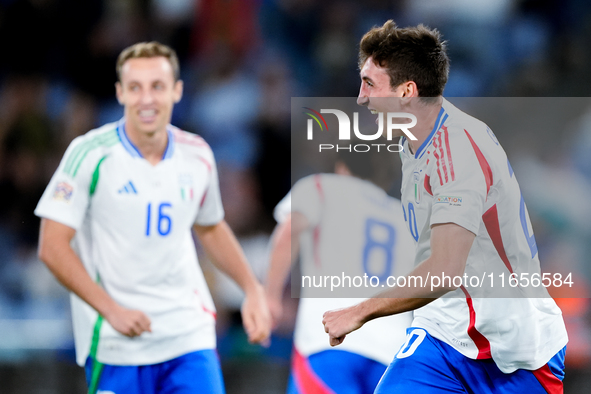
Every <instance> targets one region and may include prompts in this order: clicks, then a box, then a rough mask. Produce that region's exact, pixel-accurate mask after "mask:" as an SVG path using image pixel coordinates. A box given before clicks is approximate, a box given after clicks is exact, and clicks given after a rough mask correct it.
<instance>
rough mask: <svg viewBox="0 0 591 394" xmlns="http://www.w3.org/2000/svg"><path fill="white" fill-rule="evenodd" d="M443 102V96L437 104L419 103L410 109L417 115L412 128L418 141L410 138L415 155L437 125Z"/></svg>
mask: <svg viewBox="0 0 591 394" xmlns="http://www.w3.org/2000/svg"><path fill="white" fill-rule="evenodd" d="M442 103H443V98H441V99H440V100H438V101H437V103H436V104H427V105H425V104H421V103H419V105H417V106H416V107H415V108H413V109H412V111H409V112H412V113H413V114H414V115H415V116H416V117H417V124H416V126H415V127H413V128H412V129H410V131H411V132H412V134H413V135H414V136H415V137H416V138H417V139H416V141H413V140H410V139H409V140H408V146H409V148H410V151H411V153H412V154H413V155H414V154H415V152H416V151H417V150H418V149H419V148H420V147H421V145H423V143H424V142H425V141H426V140H427V138H428V137H429V135H430V134H431V131H432V130H433V127H435V122H436V121H437V117H438V116H439V111H440V110H441V105H442Z"/></svg>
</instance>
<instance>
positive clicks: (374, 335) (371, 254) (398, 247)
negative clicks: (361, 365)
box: [275, 174, 415, 365]
mask: <svg viewBox="0 0 591 394" xmlns="http://www.w3.org/2000/svg"><path fill="white" fill-rule="evenodd" d="M290 199H291V211H292V212H300V213H302V214H303V215H304V216H305V217H306V218H307V219H308V221H309V223H310V230H307V231H305V232H304V233H303V234H302V235H301V237H300V245H301V246H300V261H301V274H302V276H310V277H315V278H317V279H318V278H320V277H324V276H326V275H330V276H335V275H336V276H339V277H341V278H342V276H343V275H345V276H349V277H351V278H353V277H354V276H357V277H358V278H361V277H362V276H363V275H364V274H367V275H368V276H369V277H371V276H375V277H378V278H379V279H380V283H381V284H385V283H386V278H387V277H388V276H392V275H395V276H398V275H404V274H407V273H408V272H409V271H411V270H412V266H413V257H414V252H415V247H414V243H413V240H412V238H411V237H410V236H409V235H408V231H407V230H406V229H404V228H403V227H404V226H405V223H404V218H403V217H402V212H401V209H400V202H399V201H398V200H397V199H394V198H392V197H390V196H388V195H387V194H386V192H384V191H383V190H382V189H380V188H379V187H377V186H375V185H374V184H372V183H371V182H369V181H365V180H361V179H359V178H355V177H352V176H342V175H335V174H318V175H312V176H309V177H306V178H303V179H301V180H300V181H298V182H297V183H296V184H295V185H294V187H293V189H292V191H291V192H290V194H288V195H287V196H286V198H284V199H283V200H282V202H281V203H280V204H279V205H278V208H281V207H282V208H281V209H283V210H284V212H283V213H281V212H278V210H277V209H276V210H275V217H276V218H281V217H283V218H284V217H285V216H286V215H287V213H289V210H290V206H289V200H290ZM354 283H355V282H353V284H352V285H349V284H347V285H346V286H344V287H341V288H339V289H338V291H337V289H335V291H334V292H331V291H330V282H328V286H323V288H322V289H318V288H314V289H312V288H310V287H309V286H308V285H307V284H306V287H304V288H301V298H300V303H299V309H298V316H297V321H296V328H295V335H294V336H295V338H294V345H295V348H296V349H297V351H298V352H299V353H300V354H302V355H304V356H308V355H310V354H314V353H318V352H320V351H323V350H328V349H332V348H331V346H330V345H329V341H328V334H326V332H325V331H324V327H323V326H322V316H323V315H324V313H325V312H326V311H329V310H333V309H339V308H345V307H348V306H352V305H355V304H358V303H360V302H361V301H363V300H364V299H365V298H367V297H369V296H371V295H373V294H375V293H377V292H380V291H383V290H385V287H382V286H381V284H380V285H378V286H377V287H376V288H373V287H371V286H370V285H366V284H365V283H364V284H363V285H362V286H360V287H348V286H354ZM357 284H360V281H359V280H358V281H357ZM374 284H376V282H374ZM323 285H324V284H323ZM313 290H314V291H313ZM318 290H320V293H321V294H322V296H324V297H326V298H317V297H316V296H317V295H318V294H319V293H318ZM331 294H335V296H334V297H333V298H329V297H330V295H331ZM343 297H347V298H343ZM354 297H355V298H354ZM411 321H412V313H410V312H408V313H403V314H399V315H396V316H389V317H385V318H381V319H375V320H372V321H370V322H368V323H367V324H365V325H364V326H363V327H362V328H361V329H360V330H357V331H354V332H352V333H351V334H348V335H347V338H346V339H345V341H344V342H343V343H342V344H341V345H339V347H338V348H337V349H340V350H347V351H350V352H353V353H357V354H360V355H362V356H364V357H367V358H370V359H373V360H376V361H378V362H381V363H383V364H386V365H387V364H389V363H390V362H391V361H392V359H393V358H394V355H395V354H396V352H397V351H398V349H399V348H400V346H401V345H402V344H403V343H404V341H405V336H406V328H407V327H409V326H410V323H411Z"/></svg>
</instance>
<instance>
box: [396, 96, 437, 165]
mask: <svg viewBox="0 0 591 394" xmlns="http://www.w3.org/2000/svg"><path fill="white" fill-rule="evenodd" d="M447 117H448V115H447V113H446V112H445V109H444V108H443V106H441V109H440V110H439V114H438V115H437V119H436V120H435V126H433V130H431V133H429V136H428V137H427V139H426V140H425V141H424V142H423V143H422V144H421V146H419V149H417V151H416V152H415V159H420V158H421V157H423V155H424V154H425V151H426V148H427V147H428V146H429V145H430V144H431V141H432V140H433V136H434V135H435V133H437V131H439V129H440V128H441V126H443V124H444V123H445V121H446V120H447ZM402 138H403V139H401V140H400V145H403V144H404V142H405V141H406V137H402Z"/></svg>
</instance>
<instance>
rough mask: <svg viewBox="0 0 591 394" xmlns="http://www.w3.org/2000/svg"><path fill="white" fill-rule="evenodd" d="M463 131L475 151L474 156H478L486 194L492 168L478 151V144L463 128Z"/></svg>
mask: <svg viewBox="0 0 591 394" xmlns="http://www.w3.org/2000/svg"><path fill="white" fill-rule="evenodd" d="M464 132H465V133H466V135H467V136H468V139H469V140H470V144H472V149H474V153H476V157H477V158H478V164H480V168H481V169H482V173H483V174H484V181H485V182H486V195H487V196H488V192H489V190H490V187H491V186H492V184H493V174H492V170H491V168H490V165H489V164H488V161H486V158H485V157H484V155H483V154H482V152H481V151H480V148H478V145H476V143H475V142H474V140H473V139H472V137H471V136H470V134H469V133H468V131H467V130H464Z"/></svg>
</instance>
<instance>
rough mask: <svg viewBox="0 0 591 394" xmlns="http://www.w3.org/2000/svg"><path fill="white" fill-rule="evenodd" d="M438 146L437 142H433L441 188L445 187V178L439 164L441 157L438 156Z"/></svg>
mask: <svg viewBox="0 0 591 394" xmlns="http://www.w3.org/2000/svg"><path fill="white" fill-rule="evenodd" d="M436 144H437V141H435V140H433V147H434V148H435V149H433V156H435V159H436V166H437V175H438V177H439V184H440V185H441V186H443V177H442V176H441V169H440V166H439V163H440V161H441V160H440V159H439V155H438V154H437V145H436Z"/></svg>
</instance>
